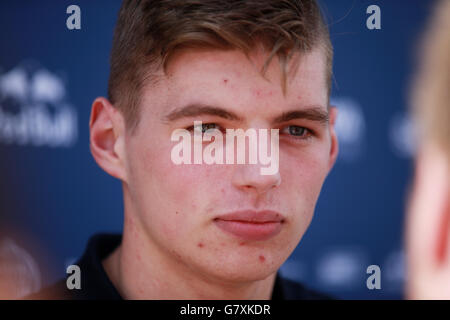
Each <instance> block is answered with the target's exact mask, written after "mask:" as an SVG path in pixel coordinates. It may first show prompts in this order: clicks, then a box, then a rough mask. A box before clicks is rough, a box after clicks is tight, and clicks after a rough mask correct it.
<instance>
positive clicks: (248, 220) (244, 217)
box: [214, 210, 285, 241]
mask: <svg viewBox="0 0 450 320" xmlns="http://www.w3.org/2000/svg"><path fill="white" fill-rule="evenodd" d="M284 220H285V219H284V217H283V215H282V214H280V213H279V212H276V211H269V210H265V211H253V210H246V211H237V212H232V213H228V214H225V215H221V216H219V217H217V218H215V219H214V223H215V225H216V226H217V227H219V228H220V229H221V230H222V231H224V232H226V233H228V234H231V235H233V236H236V237H238V238H241V239H244V240H253V241H260V240H268V239H270V238H272V237H274V236H276V235H277V234H278V233H280V231H281V229H282V227H283V223H284Z"/></svg>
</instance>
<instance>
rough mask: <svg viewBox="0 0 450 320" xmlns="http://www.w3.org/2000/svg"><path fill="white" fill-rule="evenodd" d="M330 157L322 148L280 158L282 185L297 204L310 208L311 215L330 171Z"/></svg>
mask: <svg viewBox="0 0 450 320" xmlns="http://www.w3.org/2000/svg"><path fill="white" fill-rule="evenodd" d="M328 159H329V158H328V156H327V153H326V152H325V151H324V150H321V149H320V148H311V149H310V150H302V151H301V152H297V153H295V154H294V153H292V154H289V155H286V156H285V158H284V159H280V173H281V177H282V185H283V184H284V187H285V188H287V189H288V190H286V192H289V194H291V196H292V199H294V201H295V202H296V205H297V206H298V207H301V208H304V209H305V210H306V209H309V210H308V211H310V212H311V213H310V215H312V211H313V209H314V206H315V203H316V201H317V198H318V196H319V193H320V190H321V188H322V185H323V182H324V180H325V177H326V175H327V173H328ZM304 213H305V214H306V213H307V212H304Z"/></svg>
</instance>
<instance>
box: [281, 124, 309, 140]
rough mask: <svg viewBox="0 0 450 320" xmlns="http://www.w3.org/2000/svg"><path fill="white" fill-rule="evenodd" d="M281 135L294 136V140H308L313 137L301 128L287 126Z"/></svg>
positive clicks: (307, 130) (305, 129)
mask: <svg viewBox="0 0 450 320" xmlns="http://www.w3.org/2000/svg"><path fill="white" fill-rule="evenodd" d="M281 133H284V134H288V135H291V136H293V138H294V139H307V138H310V137H311V134H312V132H311V131H310V130H309V129H307V128H305V127H301V126H294V125H291V126H287V127H285V128H283V129H282V130H281Z"/></svg>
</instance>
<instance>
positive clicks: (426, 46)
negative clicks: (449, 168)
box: [411, 0, 450, 161]
mask: <svg viewBox="0 0 450 320" xmlns="http://www.w3.org/2000/svg"><path fill="white" fill-rule="evenodd" d="M430 22H431V23H430V25H429V27H428V29H427V31H426V33H425V37H424V39H423V41H422V43H421V45H422V46H421V47H420V49H421V51H420V53H421V55H422V57H421V58H422V59H423V60H422V61H421V65H420V68H419V72H418V74H417V76H416V79H415V81H414V85H413V92H412V94H411V97H412V100H413V101H412V102H411V105H412V106H413V113H414V116H415V120H416V124H417V127H418V129H419V139H420V143H433V144H436V145H437V146H438V147H439V148H440V149H442V150H443V151H445V153H446V155H447V158H448V159H449V161H450V1H448V0H443V1H440V2H438V4H437V5H436V7H435V12H434V14H433V17H432V20H431V21H430Z"/></svg>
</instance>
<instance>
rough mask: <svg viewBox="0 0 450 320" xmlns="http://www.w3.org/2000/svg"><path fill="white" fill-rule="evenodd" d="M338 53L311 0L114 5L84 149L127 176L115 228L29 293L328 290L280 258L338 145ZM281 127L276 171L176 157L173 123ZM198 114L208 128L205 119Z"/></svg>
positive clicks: (208, 294) (300, 231) (312, 295)
mask: <svg viewBox="0 0 450 320" xmlns="http://www.w3.org/2000/svg"><path fill="white" fill-rule="evenodd" d="M332 57H333V51H332V46H331V42H330V38H329V33H328V29H327V27H326V25H325V24H324V21H323V18H322V16H321V13H320V10H319V7H318V5H317V3H316V1H315V0H248V1H243V0H233V1H225V2H224V1H217V0H204V1H196V0H183V1H181V0H153V1H149V0H146V1H131V0H125V1H123V3H122V6H121V9H120V12H119V17H118V21H117V25H116V29H115V35H114V39H113V46H112V52H111V70H110V77H109V87H108V99H106V98H103V97H99V98H97V99H96V100H95V101H94V102H93V105H92V110H91V118H90V124H89V125H90V149H91V152H92V155H93V157H94V159H95V160H96V162H97V163H98V165H99V166H100V167H101V168H102V169H103V170H104V171H106V172H107V173H108V174H110V175H111V176H113V177H116V178H117V179H119V180H121V182H122V187H123V199H124V228H123V234H122V235H96V236H94V237H93V238H92V239H91V240H90V242H89V244H88V247H87V249H86V252H85V253H84V255H83V257H82V258H81V259H80V260H79V261H78V262H77V263H76V264H77V265H78V266H79V267H80V270H81V289H79V290H77V289H73V290H68V289H67V287H66V281H65V280H61V281H60V282H58V283H57V284H55V285H53V286H52V287H50V288H47V289H46V290H44V291H42V292H40V294H39V295H37V296H34V297H33V298H69V299H122V298H123V299H322V298H327V297H326V296H325V295H323V294H321V293H318V292H315V291H313V290H310V289H308V288H306V287H304V286H303V285H302V284H300V283H297V282H294V281H290V280H287V279H284V278H282V277H281V276H280V275H279V272H278V269H279V268H280V266H281V265H282V264H283V263H284V262H285V261H286V259H287V258H288V257H289V256H290V255H291V253H292V252H293V251H294V249H295V248H296V246H297V245H298V243H299V242H300V240H301V238H302V236H303V235H304V233H305V232H306V230H307V229H308V226H309V224H310V222H311V219H312V218H313V213H314V209H315V205H316V202H317V199H318V197H319V193H320V190H321V188H322V185H323V183H324V180H325V178H326V176H327V175H328V173H329V172H330V170H331V168H332V167H333V165H334V163H335V160H336V157H337V153H338V143H337V138H336V133H335V129H334V125H335V121H336V117H337V110H336V108H334V107H332V106H330V105H329V97H330V88H331V72H332ZM195 120H196V121H202V130H203V129H205V130H208V129H211V128H212V129H217V130H219V131H222V132H224V131H225V129H230V128H231V129H243V130H246V129H248V128H265V129H278V130H279V170H278V171H277V172H276V173H275V174H272V175H262V174H260V167H261V166H260V165H247V164H245V165H241V164H239V165H228V164H227V165H221V164H214V165H208V164H193V165H188V164H181V165H176V164H175V163H173V162H172V161H171V150H172V148H173V147H174V145H175V144H174V142H173V141H171V134H172V133H173V132H174V131H176V130H178V129H180V128H181V129H186V130H192V125H193V122H194V121H195ZM203 126H205V127H203Z"/></svg>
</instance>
